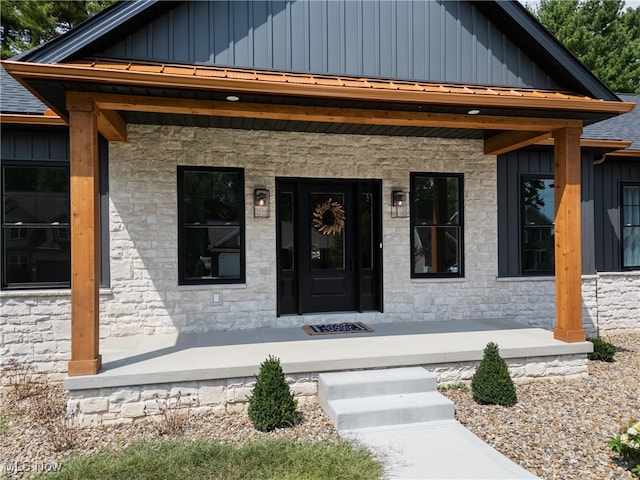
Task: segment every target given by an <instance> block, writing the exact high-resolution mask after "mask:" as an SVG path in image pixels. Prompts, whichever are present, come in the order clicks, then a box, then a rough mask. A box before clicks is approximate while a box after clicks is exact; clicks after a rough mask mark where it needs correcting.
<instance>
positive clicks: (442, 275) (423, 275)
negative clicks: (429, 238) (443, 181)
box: [409, 172, 465, 279]
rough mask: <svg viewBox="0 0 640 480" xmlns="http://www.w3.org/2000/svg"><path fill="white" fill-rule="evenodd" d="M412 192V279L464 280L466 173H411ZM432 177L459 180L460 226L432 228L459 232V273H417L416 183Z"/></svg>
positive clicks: (438, 225)
mask: <svg viewBox="0 0 640 480" xmlns="http://www.w3.org/2000/svg"><path fill="white" fill-rule="evenodd" d="M409 176H410V190H409V198H410V212H409V217H410V222H409V223H410V230H409V232H410V235H409V236H410V252H409V254H410V271H411V278H416V279H421V278H422V279H424V278H464V276H465V258H464V173H449V172H445V173H443V172H411V173H410V175H409ZM424 177H431V178H456V179H457V180H458V207H459V208H458V224H457V225H456V224H450V223H438V224H437V225H435V224H432V225H431V226H436V227H445V226H446V227H455V228H457V229H458V231H459V237H458V238H459V240H458V245H457V250H458V252H457V258H458V271H457V272H423V273H417V272H416V271H415V265H414V262H415V255H414V252H416V249H417V246H416V240H415V234H414V232H415V228H416V227H417V226H419V225H417V222H416V212H417V209H416V207H415V202H416V201H417V198H416V192H417V190H416V181H417V179H418V178H424Z"/></svg>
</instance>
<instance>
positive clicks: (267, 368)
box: [248, 355, 297, 432]
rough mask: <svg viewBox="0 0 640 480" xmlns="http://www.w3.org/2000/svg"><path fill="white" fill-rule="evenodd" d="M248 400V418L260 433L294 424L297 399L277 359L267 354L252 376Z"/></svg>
mask: <svg viewBox="0 0 640 480" xmlns="http://www.w3.org/2000/svg"><path fill="white" fill-rule="evenodd" d="M248 400H249V419H250V420H251V423H253V426H254V427H255V428H256V429H258V430H260V431H261V432H270V431H271V430H274V429H276V428H280V427H289V426H292V425H293V424H294V423H295V420H296V407H297V401H296V400H295V399H294V398H293V395H292V394H291V391H290V390H289V385H287V382H286V381H285V379H284V373H283V371H282V367H281V366H280V360H279V359H277V358H275V357H273V356H271V355H270V356H269V357H268V358H267V360H265V361H264V362H263V363H262V364H260V371H259V372H258V375H257V376H256V384H255V386H254V387H253V390H252V391H251V395H249V397H248Z"/></svg>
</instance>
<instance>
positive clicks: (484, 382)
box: [471, 342, 518, 406]
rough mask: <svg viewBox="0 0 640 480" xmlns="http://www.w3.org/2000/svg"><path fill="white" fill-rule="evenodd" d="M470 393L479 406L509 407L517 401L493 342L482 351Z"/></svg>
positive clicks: (511, 381) (514, 388) (506, 371)
mask: <svg viewBox="0 0 640 480" xmlns="http://www.w3.org/2000/svg"><path fill="white" fill-rule="evenodd" d="M471 392H472V394H473V399H474V400H475V401H476V402H478V403H481V404H491V405H507V406H511V405H515V403H516V402H517V401H518V398H517V396H516V387H515V385H514V384H513V380H511V377H510V376H509V370H508V368H507V364H506V362H505V361H504V359H503V358H502V357H501V356H500V351H499V350H498V345H496V344H495V343H493V342H489V343H488V344H487V346H486V347H485V349H484V355H483V357H482V360H481V361H480V365H478V368H477V369H476V373H475V374H474V375H473V378H472V379H471Z"/></svg>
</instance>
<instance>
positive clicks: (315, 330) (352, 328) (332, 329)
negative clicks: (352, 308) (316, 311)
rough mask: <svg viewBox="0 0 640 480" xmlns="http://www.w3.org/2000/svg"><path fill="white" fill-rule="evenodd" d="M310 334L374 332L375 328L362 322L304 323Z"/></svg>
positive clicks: (306, 330)
mask: <svg viewBox="0 0 640 480" xmlns="http://www.w3.org/2000/svg"><path fill="white" fill-rule="evenodd" d="M302 328H304V330H305V332H307V333H308V334H309V335H330V334H332V333H362V332H373V328H371V327H370V326H368V325H365V324H364V323H362V322H344V323H325V324H321V325H304V326H303V327H302Z"/></svg>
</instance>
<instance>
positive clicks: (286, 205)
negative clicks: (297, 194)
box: [278, 192, 295, 270]
mask: <svg viewBox="0 0 640 480" xmlns="http://www.w3.org/2000/svg"><path fill="white" fill-rule="evenodd" d="M278 209H279V212H280V268H281V269H282V270H293V267H294V260H293V259H294V246H295V244H294V241H293V231H294V230H293V229H294V227H295V223H294V221H293V193H291V192H282V193H280V198H279V199H278Z"/></svg>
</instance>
